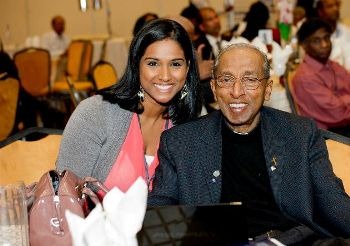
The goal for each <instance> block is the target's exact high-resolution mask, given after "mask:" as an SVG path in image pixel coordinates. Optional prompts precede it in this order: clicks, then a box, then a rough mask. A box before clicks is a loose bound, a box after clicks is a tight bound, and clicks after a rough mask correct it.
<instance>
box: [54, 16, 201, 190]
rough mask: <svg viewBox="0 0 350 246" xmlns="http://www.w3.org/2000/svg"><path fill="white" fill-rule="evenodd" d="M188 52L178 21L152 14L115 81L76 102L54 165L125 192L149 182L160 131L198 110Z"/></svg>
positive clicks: (189, 46)
mask: <svg viewBox="0 0 350 246" xmlns="http://www.w3.org/2000/svg"><path fill="white" fill-rule="evenodd" d="M198 81H199V78H198V71H197V65H196V60H195V53H194V50H193V47H192V43H191V40H190V38H189V36H188V34H187V32H186V31H185V30H184V29H183V28H182V27H181V25H179V24H178V23H176V22H174V21H171V20H165V19H157V20H153V21H151V22H149V23H148V24H147V25H146V26H145V27H144V28H142V29H141V30H140V31H139V32H138V34H137V35H136V36H135V38H134V39H133V41H132V43H131V46H130V51H129V57H128V63H127V67H126V70H125V73H124V75H123V76H122V78H121V79H120V81H119V83H117V84H115V85H114V86H112V87H110V88H107V89H104V90H103V91H100V92H99V94H100V95H96V96H93V97H90V98H88V99H86V100H84V101H83V102H81V103H80V104H79V106H78V107H77V109H76V110H75V111H74V113H73V114H72V116H71V118H70V120H69V121H68V123H67V126H66V128H65V130H64V134H63V139H62V143H61V147H60V152H59V156H58V160H57V169H58V170H59V171H62V170H64V169H69V170H72V171H73V172H74V173H76V174H77V175H78V176H81V177H84V176H93V177H95V178H97V179H99V180H101V181H103V182H104V184H105V185H106V186H107V187H108V188H112V187H114V186H117V187H118V188H120V189H121V190H122V191H126V190H127V189H128V188H129V187H130V186H131V184H132V183H133V182H134V181H135V180H136V179H137V177H139V176H142V177H144V179H145V180H146V182H147V184H148V185H149V187H150V184H151V181H152V179H153V176H154V171H155V168H156V167H157V165H158V163H159V162H158V158H157V150H158V144H159V138H160V135H161V133H162V131H163V130H165V129H167V128H169V127H171V126H172V125H176V124H180V123H183V122H186V121H188V120H191V119H193V118H195V117H196V116H197V115H198V113H199V110H200V105H201V104H200V102H199V101H198V100H197V99H198V98H199V96H198V91H197V88H198V86H197V85H198Z"/></svg>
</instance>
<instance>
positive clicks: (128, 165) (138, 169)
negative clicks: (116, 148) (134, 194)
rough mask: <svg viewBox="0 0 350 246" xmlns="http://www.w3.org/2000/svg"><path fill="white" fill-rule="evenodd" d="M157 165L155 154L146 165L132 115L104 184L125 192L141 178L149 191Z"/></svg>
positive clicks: (136, 119) (136, 126) (138, 126)
mask: <svg viewBox="0 0 350 246" xmlns="http://www.w3.org/2000/svg"><path fill="white" fill-rule="evenodd" d="M158 164H159V160H158V156H157V153H156V154H155V156H154V160H153V162H152V163H151V164H150V165H149V166H147V164H146V161H145V153H144V145H143V138H142V133H141V129H140V124H139V121H138V117H137V114H136V113H134V115H133V117H132V120H131V124H130V127H129V131H128V134H127V135H126V138H125V141H124V144H123V145H122V148H121V150H120V153H119V155H118V157H117V159H116V161H115V163H114V165H113V167H112V169H111V171H110V172H109V174H108V176H107V178H106V181H105V183H104V184H105V185H106V186H107V188H109V189H111V188H113V187H115V186H116V187H118V188H119V189H120V190H121V191H123V192H126V191H127V190H128V189H129V187H130V186H131V185H132V184H133V183H134V182H135V181H136V179H137V178H138V177H140V176H141V177H143V178H144V179H145V181H146V182H147V183H148V184H149V188H150V189H151V187H152V180H153V178H154V173H155V169H156V167H157V166H158Z"/></svg>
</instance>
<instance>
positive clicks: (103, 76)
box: [91, 60, 118, 90]
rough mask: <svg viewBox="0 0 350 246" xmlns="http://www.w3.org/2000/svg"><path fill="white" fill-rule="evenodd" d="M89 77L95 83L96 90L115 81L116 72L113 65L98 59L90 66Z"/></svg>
mask: <svg viewBox="0 0 350 246" xmlns="http://www.w3.org/2000/svg"><path fill="white" fill-rule="evenodd" d="M91 77H92V80H93V82H94V84H95V87H96V90H100V89H103V88H106V87H109V86H112V85H114V84H115V83H117V79H118V77H117V72H116V71H115V69H114V67H113V65H112V64H111V63H109V62H106V61H102V60H101V61H99V62H98V63H96V65H95V66H94V67H93V68H92V71H91Z"/></svg>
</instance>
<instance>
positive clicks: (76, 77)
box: [52, 40, 94, 93]
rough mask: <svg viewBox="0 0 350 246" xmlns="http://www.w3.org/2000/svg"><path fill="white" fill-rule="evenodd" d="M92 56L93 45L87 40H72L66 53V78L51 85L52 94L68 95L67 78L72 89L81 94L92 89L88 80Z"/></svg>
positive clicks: (91, 84)
mask: <svg viewBox="0 0 350 246" xmlns="http://www.w3.org/2000/svg"><path fill="white" fill-rule="evenodd" d="M92 55H93V45H92V42H91V41H89V40H73V41H72V42H71V43H70V45H69V47H68V51H67V67H66V70H65V75H66V78H65V79H64V80H63V81H55V82H54V83H53V88H52V90H53V92H58V93H69V83H68V81H67V77H69V78H70V79H71V81H72V82H73V84H74V88H75V89H76V90H77V91H79V92H83V93H89V92H91V91H92V90H93V89H94V86H93V83H92V82H91V81H89V80H88V74H89V71H90V68H91V60H92Z"/></svg>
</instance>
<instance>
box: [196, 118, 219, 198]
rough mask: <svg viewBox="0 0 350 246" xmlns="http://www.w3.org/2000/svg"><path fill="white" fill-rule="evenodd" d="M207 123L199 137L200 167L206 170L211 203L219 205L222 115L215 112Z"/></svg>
mask: <svg viewBox="0 0 350 246" xmlns="http://www.w3.org/2000/svg"><path fill="white" fill-rule="evenodd" d="M207 117H208V120H207V121H205V122H204V123H205V124H204V126H203V132H202V134H201V136H200V137H199V138H200V140H201V142H202V148H201V150H202V151H203V152H202V153H200V154H199V156H200V157H201V158H200V159H201V160H200V163H199V164H200V165H202V166H203V169H204V177H203V179H204V180H203V181H204V182H205V183H206V185H207V187H208V193H209V197H210V198H209V200H210V201H209V202H210V203H218V202H220V197H221V153H222V137H221V114H220V113H219V112H214V113H212V114H210V115H209V116H207Z"/></svg>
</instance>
